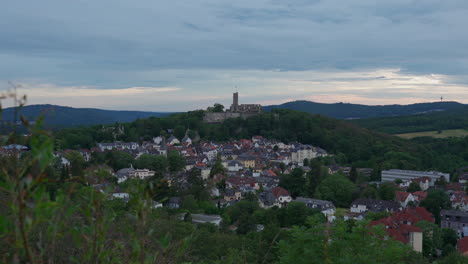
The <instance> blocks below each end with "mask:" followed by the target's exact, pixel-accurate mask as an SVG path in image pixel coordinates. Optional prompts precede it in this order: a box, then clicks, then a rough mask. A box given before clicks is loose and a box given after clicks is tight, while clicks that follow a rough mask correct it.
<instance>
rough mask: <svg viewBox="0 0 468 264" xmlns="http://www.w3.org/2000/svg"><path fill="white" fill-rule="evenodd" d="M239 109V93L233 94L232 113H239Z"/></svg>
mask: <svg viewBox="0 0 468 264" xmlns="http://www.w3.org/2000/svg"><path fill="white" fill-rule="evenodd" d="M238 109H239V93H238V92H235V93H233V94H232V105H231V112H237V111H238Z"/></svg>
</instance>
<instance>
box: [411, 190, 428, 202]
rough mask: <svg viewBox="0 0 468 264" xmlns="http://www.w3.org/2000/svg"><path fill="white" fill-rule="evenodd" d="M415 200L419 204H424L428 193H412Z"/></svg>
mask: <svg viewBox="0 0 468 264" xmlns="http://www.w3.org/2000/svg"><path fill="white" fill-rule="evenodd" d="M412 195H413V197H414V200H415V201H416V202H418V203H420V202H422V201H423V200H424V199H426V197H427V192H423V191H417V192H414V193H412Z"/></svg>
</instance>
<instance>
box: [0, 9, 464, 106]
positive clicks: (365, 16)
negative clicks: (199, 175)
mask: <svg viewBox="0 0 468 264" xmlns="http://www.w3.org/2000/svg"><path fill="white" fill-rule="evenodd" d="M467 12H468V2H467V1H464V0H394V1H375V0H347V1H343V0H327V1H319V0H315V1H306V0H291V1H280V0H253V1H252V0H249V1H247V0H239V1H223V0H221V1H220V0H199V1H150V0H141V1H138V3H135V2H134V1H128V0H126V1H125V0H118V1H111V0H101V1H89V0H88V1H72V2H68V1H67V2H65V1H61V0H44V1H33V2H31V3H28V4H27V5H26V4H24V3H23V2H21V1H8V2H7V3H4V4H3V5H2V9H0V34H1V36H2V41H1V42H0V80H16V81H18V82H25V83H34V84H44V83H52V84H54V85H57V86H59V87H82V86H83V87H88V88H86V89H89V87H91V90H92V89H96V90H107V92H108V93H111V92H112V93H119V92H120V93H130V92H136V91H138V92H141V89H140V90H138V89H136V90H128V87H178V88H183V91H184V92H183V93H182V92H181V91H178V92H181V93H180V94H179V95H180V96H189V97H187V98H180V100H183V101H184V103H183V104H182V106H183V107H199V106H200V104H201V101H197V100H196V99H195V98H199V97H200V99H199V100H203V98H208V97H210V96H215V97H217V98H218V97H219V98H224V96H225V95H224V94H226V92H228V94H229V92H230V91H232V90H233V89H234V88H233V87H235V86H236V85H238V86H242V87H248V89H249V92H252V93H256V94H260V93H261V94H264V95H266V96H269V95H271V96H279V94H280V93H283V91H286V90H288V89H290V91H291V96H295V95H302V94H303V93H304V92H306V91H307V90H308V89H310V88H309V87H311V86H313V87H314V91H316V90H320V89H322V90H323V89H325V87H326V88H327V89H329V90H328V91H327V94H328V93H332V92H343V90H345V87H344V86H345V85H346V87H348V88H349V87H352V88H349V89H348V90H347V93H348V94H355V95H358V94H360V93H362V92H363V91H369V90H372V89H373V91H374V92H375V93H379V92H380V93H381V94H383V95H384V94H390V93H391V92H388V91H387V90H389V89H390V90H391V91H394V92H395V93H396V89H397V88H398V89H405V91H406V92H405V94H403V93H400V95H401V96H404V95H411V94H413V93H414V94H417V96H415V97H414V98H430V97H431V96H432V95H434V94H436V93H442V92H443V91H442V88H441V86H442V85H443V86H444V87H445V89H446V91H445V93H446V94H454V95H457V96H466V94H465V93H463V91H462V90H463V89H466V85H468V74H467V72H468V52H466V47H467V46H468V34H463V32H465V31H466V25H467V24H468V16H466V13H467ZM389 69H390V73H388V72H381V73H380V74H378V75H377V74H374V73H376V72H378V71H388V70H389ZM392 69H398V71H397V72H398V74H396V75H397V76H392V74H393V73H394V72H395V71H393V70H392ZM335 72H338V73H339V74H338V75H336V76H332V75H333V74H334V73H335ZM392 72H393V73H392ZM283 73H286V74H283ZM311 73H313V74H314V76H313V77H314V78H312V79H311V78H310V74H311ZM356 73H362V74H360V75H359V76H356V75H355V74H356ZM364 73H367V75H366V74H364ZM285 76H286V77H285ZM408 76H409V77H408ZM431 76H436V77H431ZM437 76H439V77H437ZM440 76H443V78H442V77H440ZM319 77H320V78H319ZM266 78H268V79H267V80H265V79H266ZM370 78H373V80H371V79H370ZM405 78H411V80H410V81H408V79H405ZM418 78H422V79H418ZM431 78H432V79H431ZM310 79H311V81H308V80H310ZM380 81H385V82H380ZM326 82H330V83H326ZM431 82H432V83H431ZM436 82H439V83H436ZM364 83H365V85H364ZM383 84H385V87H384V85H383ZM363 85H364V86H363ZM372 85H375V86H373V87H372ZM418 85H423V88H421V87H419V86H418ZM276 87H282V88H283V89H285V90H283V91H282V90H281V89H279V88H276ZM335 87H336V90H333V91H332V89H335ZM362 87H364V88H362ZM389 87H390V88H389ZM430 87H432V88H430ZM36 89H38V88H36ZM377 89H380V90H378V92H377ZM431 89H432V90H431ZM117 90H122V91H117ZM143 90H144V89H143ZM66 91H67V90H66ZM401 91H403V90H401ZM411 91H412V92H411ZM428 91H429V92H428ZM93 92H94V93H95V94H99V92H98V91H93ZM153 92H154V93H156V92H155V90H153ZM423 92H426V93H429V94H428V95H424V94H422V93H423ZM68 93H70V92H68ZM88 93H90V92H88ZM108 93H106V94H107V95H109V94H108ZM37 94H38V93H37ZM159 94H162V93H159ZM283 94H284V93H283ZM334 94H336V93H334ZM38 95H39V94H38ZM249 96H250V95H249ZM228 97H229V96H228ZM190 98H193V101H192V103H190V102H191V101H190ZM226 98H227V97H226ZM248 98H250V97H248ZM275 100H276V99H275ZM459 100H466V97H461V98H459ZM204 102H205V101H204ZM64 103H68V101H67V100H65V101H64ZM163 103H164V102H163ZM206 103H208V102H207V101H206ZM113 105H114V104H113ZM134 105H135V107H136V106H140V105H139V104H138V103H135V104H134ZM148 105H150V104H148ZM174 106H177V105H174ZM116 107H117V106H116ZM127 107H128V106H127ZM153 107H155V108H156V107H157V106H153Z"/></svg>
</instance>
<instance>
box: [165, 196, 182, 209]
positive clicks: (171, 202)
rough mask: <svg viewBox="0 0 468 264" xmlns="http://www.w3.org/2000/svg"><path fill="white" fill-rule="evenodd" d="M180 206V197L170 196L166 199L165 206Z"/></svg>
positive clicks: (174, 207) (173, 207)
mask: <svg viewBox="0 0 468 264" xmlns="http://www.w3.org/2000/svg"><path fill="white" fill-rule="evenodd" d="M181 206H182V199H180V197H171V198H169V200H168V201H167V207H169V208H170V209H179V208H180V207H181Z"/></svg>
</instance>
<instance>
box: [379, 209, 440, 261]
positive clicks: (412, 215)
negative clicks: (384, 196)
mask: <svg viewBox="0 0 468 264" xmlns="http://www.w3.org/2000/svg"><path fill="white" fill-rule="evenodd" d="M420 221H427V222H430V223H434V222H435V220H434V217H432V214H431V213H429V212H428V211H427V210H426V209H425V208H423V207H411V208H408V209H405V210H404V211H399V212H394V213H393V214H392V215H391V216H389V217H386V218H382V219H379V220H376V221H373V222H371V223H370V226H374V225H383V226H384V227H385V232H386V233H387V234H388V236H389V237H392V238H393V239H396V240H399V241H401V242H403V243H405V244H408V245H410V246H411V247H412V248H413V250H414V251H416V252H422V246H423V230H422V229H420V228H419V227H416V226H415V224H417V223H418V222H420Z"/></svg>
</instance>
